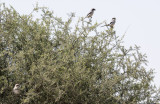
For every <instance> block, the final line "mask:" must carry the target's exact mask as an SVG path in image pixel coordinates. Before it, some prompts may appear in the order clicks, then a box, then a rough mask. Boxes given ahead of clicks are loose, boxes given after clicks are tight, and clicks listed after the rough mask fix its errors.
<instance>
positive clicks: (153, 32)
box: [0, 0, 160, 87]
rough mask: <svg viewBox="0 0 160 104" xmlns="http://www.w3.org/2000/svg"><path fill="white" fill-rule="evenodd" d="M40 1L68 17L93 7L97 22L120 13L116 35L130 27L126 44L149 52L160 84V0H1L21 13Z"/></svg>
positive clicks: (108, 19)
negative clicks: (72, 13) (70, 14)
mask: <svg viewBox="0 0 160 104" xmlns="http://www.w3.org/2000/svg"><path fill="white" fill-rule="evenodd" d="M36 2H38V4H39V5H40V6H46V7H49V9H50V10H53V11H54V14H55V15H56V16H59V17H62V18H64V19H65V18H66V17H67V14H68V13H71V12H75V13H76V17H77V18H78V17H82V16H86V14H87V13H88V12H89V11H90V10H91V8H95V9H96V11H95V14H94V16H93V20H92V21H94V22H96V21H98V22H102V21H104V20H107V21H108V22H109V21H110V20H111V18H112V17H116V18H117V22H116V26H115V30H116V35H119V36H122V35H123V34H124V33H125V31H126V30H127V32H126V35H125V38H124V45H125V46H134V45H135V44H136V45H138V46H140V47H141V52H142V53H146V54H147V56H148V61H149V64H148V68H153V69H155V79H154V83H155V84H156V86H157V87H160V62H159V58H160V0H0V3H6V4H7V5H11V6H13V7H14V8H15V9H16V10H17V11H18V12H19V13H21V14H29V13H30V12H31V11H32V9H33V7H34V6H35V4H36Z"/></svg>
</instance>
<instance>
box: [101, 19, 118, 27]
mask: <svg viewBox="0 0 160 104" xmlns="http://www.w3.org/2000/svg"><path fill="white" fill-rule="evenodd" d="M115 23H116V18H112V21H111V22H110V24H107V25H104V26H110V27H111V28H113V27H114V25H115ZM104 26H102V27H104Z"/></svg>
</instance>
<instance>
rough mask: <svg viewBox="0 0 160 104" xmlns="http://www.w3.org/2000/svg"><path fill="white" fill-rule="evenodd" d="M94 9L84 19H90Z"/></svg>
mask: <svg viewBox="0 0 160 104" xmlns="http://www.w3.org/2000/svg"><path fill="white" fill-rule="evenodd" d="M95 10H96V9H94V8H93V9H91V11H90V12H89V13H88V14H87V16H86V17H85V18H92V16H93V13H94V11H95Z"/></svg>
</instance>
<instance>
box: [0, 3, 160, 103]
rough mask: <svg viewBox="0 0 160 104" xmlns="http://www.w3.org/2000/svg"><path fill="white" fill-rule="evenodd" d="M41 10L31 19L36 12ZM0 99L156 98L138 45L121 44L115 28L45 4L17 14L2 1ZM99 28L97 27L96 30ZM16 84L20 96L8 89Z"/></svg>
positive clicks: (90, 100) (126, 100)
mask: <svg viewBox="0 0 160 104" xmlns="http://www.w3.org/2000/svg"><path fill="white" fill-rule="evenodd" d="M35 12H38V13H41V17H40V18H34V16H33V15H34V13H35ZM0 16H1V17H0V88H1V89H0V102H1V103H3V104H11V103H12V104H13V103H15V104H20V103H22V104H85V103H87V104H97V103H98V104H139V103H151V102H153V101H154V102H158V99H157V98H158V97H154V94H155V92H156V91H158V90H156V88H155V87H154V86H152V84H151V82H152V80H153V70H152V69H149V70H148V71H147V68H146V64H147V60H146V55H145V54H142V53H141V52H140V50H139V47H138V46H134V47H132V46H131V47H130V48H128V49H127V48H125V46H124V45H123V37H119V36H117V35H116V34H115V30H114V29H108V28H107V29H106V28H104V30H101V29H99V28H101V27H100V25H101V24H102V23H93V22H92V21H89V22H88V21H87V20H84V18H83V17H81V18H79V20H78V21H77V23H76V25H74V24H73V22H72V21H73V20H74V13H71V14H70V15H69V18H68V20H67V21H63V20H62V19H61V18H59V17H56V16H54V14H53V12H52V11H49V10H48V8H45V7H38V6H36V8H34V10H33V12H32V13H31V14H29V15H20V14H19V13H18V12H17V11H16V10H15V9H14V8H13V7H10V8H8V7H5V4H1V10H0ZM100 30H101V31H100ZM16 83H19V84H20V85H21V86H22V87H21V95H20V96H15V95H14V94H13V93H12V89H13V87H14V85H15V84H16Z"/></svg>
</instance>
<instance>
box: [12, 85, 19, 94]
mask: <svg viewBox="0 0 160 104" xmlns="http://www.w3.org/2000/svg"><path fill="white" fill-rule="evenodd" d="M13 93H14V94H16V95H19V94H20V85H19V84H15V86H14V88H13Z"/></svg>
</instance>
